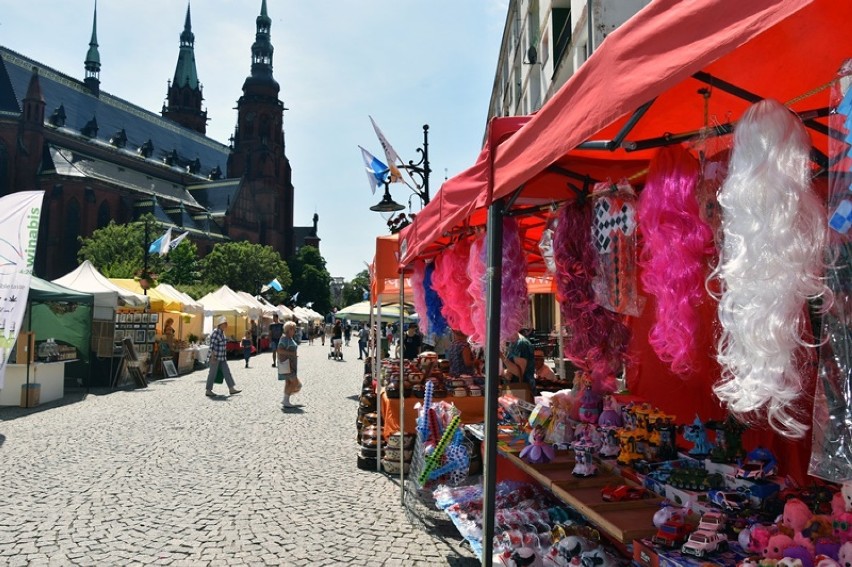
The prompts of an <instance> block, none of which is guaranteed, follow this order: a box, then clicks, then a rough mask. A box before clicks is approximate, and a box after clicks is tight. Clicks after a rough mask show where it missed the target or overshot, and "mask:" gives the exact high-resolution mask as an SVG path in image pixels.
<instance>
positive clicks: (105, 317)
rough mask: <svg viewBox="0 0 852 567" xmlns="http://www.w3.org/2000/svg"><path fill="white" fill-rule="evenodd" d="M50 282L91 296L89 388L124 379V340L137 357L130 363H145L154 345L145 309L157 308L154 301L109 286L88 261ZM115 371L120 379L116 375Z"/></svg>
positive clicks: (149, 321)
mask: <svg viewBox="0 0 852 567" xmlns="http://www.w3.org/2000/svg"><path fill="white" fill-rule="evenodd" d="M53 283H55V284H59V285H61V286H65V287H67V288H70V289H73V290H75V291H79V292H84V293H90V294H92V295H93V296H94V307H93V309H94V311H93V313H94V314H93V317H92V332H91V352H92V357H91V364H92V371H91V383H90V384H89V385H90V386H111V385H113V384H115V383H116V378H119V379H124V378H125V377H126V376H125V372H124V370H123V369H124V368H125V366H124V365H123V360H124V359H125V348H126V347H125V346H124V339H125V337H127V338H130V339H131V343H132V344H133V345H134V350H135V351H136V355H138V356H136V358H137V359H139V360H137V361H134V362H142V363H144V362H145V361H147V360H148V356H149V353H150V352H151V350H153V343H154V327H153V323H152V322H151V314H150V313H149V309H150V308H151V307H153V308H155V309H157V308H159V304H158V302H156V301H155V302H151V301H150V300H149V298H148V297H146V296H145V295H141V294H138V293H134V292H132V291H128V290H126V289H124V288H122V287H119V286H117V285H115V284H113V283H112V282H111V281H109V279H107V278H106V277H104V276H103V275H102V274H101V273H100V272H99V271H98V270H97V269H96V268H95V267H94V266H93V265H92V263H91V262H89V261H88V260H86V261H84V262H83V263H82V264H80V266H78V267H77V269H75V270H73V271H72V272H69V273H68V274H66V275H64V276H62V277H61V278H57V279H55V280H53ZM128 319H129V321H128ZM135 319H138V321H137V320H135ZM143 319H144V321H143ZM136 345H138V347H137V346H136ZM148 347H151V348H150V349H149V348H148ZM119 372H120V374H121V376H116V373H119Z"/></svg>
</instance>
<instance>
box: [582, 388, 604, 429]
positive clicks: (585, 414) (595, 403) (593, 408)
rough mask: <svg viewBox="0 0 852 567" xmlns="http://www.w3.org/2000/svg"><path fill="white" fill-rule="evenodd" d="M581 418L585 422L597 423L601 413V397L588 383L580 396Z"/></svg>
mask: <svg viewBox="0 0 852 567" xmlns="http://www.w3.org/2000/svg"><path fill="white" fill-rule="evenodd" d="M579 412H580V413H579V418H580V421H581V422H583V423H597V422H598V417H599V416H600V414H601V397H600V396H599V395H597V394H595V393H594V392H593V391H592V386H591V385H587V386H586V388H585V390H584V391H583V395H582V397H581V398H580V410H579Z"/></svg>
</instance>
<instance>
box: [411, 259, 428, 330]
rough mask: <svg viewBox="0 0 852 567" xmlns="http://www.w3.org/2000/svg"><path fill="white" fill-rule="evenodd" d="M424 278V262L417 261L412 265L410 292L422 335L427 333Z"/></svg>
mask: <svg viewBox="0 0 852 567" xmlns="http://www.w3.org/2000/svg"><path fill="white" fill-rule="evenodd" d="M425 277H426V262H424V261H423V260H418V261H416V262H415V263H414V272H413V273H412V274H411V291H412V292H413V293H414V310H415V311H416V312H417V314H418V315H419V316H420V321H419V323H418V326H419V327H420V332H421V333H423V334H424V335H426V334H428V333H429V316H428V315H427V313H426V289H425V288H424V287H423V285H424V284H423V280H424V278H425Z"/></svg>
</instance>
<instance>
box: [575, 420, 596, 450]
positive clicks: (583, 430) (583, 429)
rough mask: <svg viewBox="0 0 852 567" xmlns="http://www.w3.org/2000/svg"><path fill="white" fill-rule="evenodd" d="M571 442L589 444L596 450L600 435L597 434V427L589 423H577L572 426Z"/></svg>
mask: <svg viewBox="0 0 852 567" xmlns="http://www.w3.org/2000/svg"><path fill="white" fill-rule="evenodd" d="M573 442H574V443H577V444H579V445H581V446H584V447H585V446H587V445H590V446H592V447H593V449H594V450H597V449H598V448H599V447H600V444H601V436H600V434H598V428H597V427H595V426H594V425H592V424H591V423H578V424H577V426H576V427H575V428H574V441H573Z"/></svg>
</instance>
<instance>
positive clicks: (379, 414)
mask: <svg viewBox="0 0 852 567" xmlns="http://www.w3.org/2000/svg"><path fill="white" fill-rule="evenodd" d="M374 322H375V320H374V319H373V302H372V301H371V302H370V329H371V330H372V328H373V323H374ZM376 336H378V333H376ZM359 348H360V347H359ZM369 352H370V351H369V349H368V350H367V353H368V354H367V356H369ZM372 364H373V379H374V380H375V381H376V431H378V432H379V438H378V443H376V472H382V439H383V438H384V435H382V381H381V380H379V379H378V378H377V375H376V357H375V356H374V357H373V362H372Z"/></svg>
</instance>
